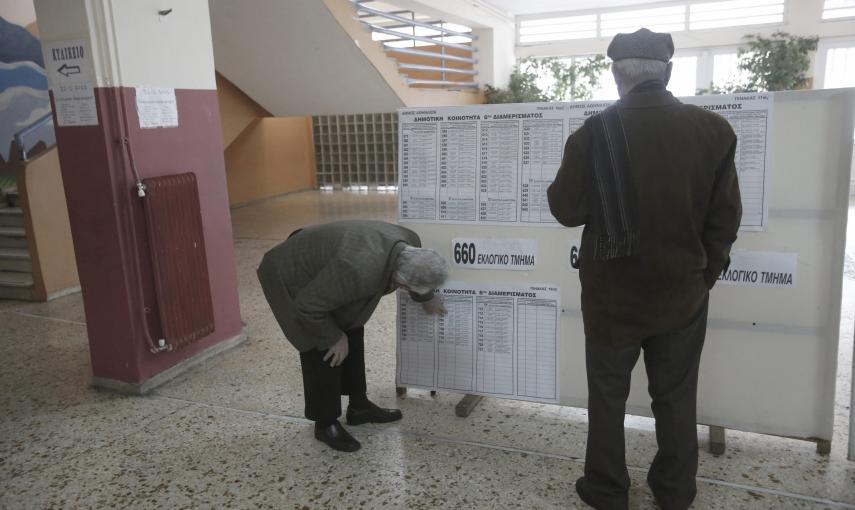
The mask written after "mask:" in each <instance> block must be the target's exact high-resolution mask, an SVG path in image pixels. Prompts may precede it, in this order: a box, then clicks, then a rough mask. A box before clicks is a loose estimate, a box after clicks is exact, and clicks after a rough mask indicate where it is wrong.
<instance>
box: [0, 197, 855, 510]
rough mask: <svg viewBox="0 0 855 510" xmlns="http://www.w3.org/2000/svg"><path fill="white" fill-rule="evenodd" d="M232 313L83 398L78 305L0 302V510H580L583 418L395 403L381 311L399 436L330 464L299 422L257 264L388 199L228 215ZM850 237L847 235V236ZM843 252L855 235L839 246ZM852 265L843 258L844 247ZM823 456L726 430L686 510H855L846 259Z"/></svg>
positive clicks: (387, 210) (379, 364)
mask: <svg viewBox="0 0 855 510" xmlns="http://www.w3.org/2000/svg"><path fill="white" fill-rule="evenodd" d="M232 214H233V220H234V225H235V236H236V240H235V247H236V254H237V262H238V274H239V278H240V294H241V309H242V314H243V317H244V320H245V321H246V322H247V330H248V333H249V336H250V340H248V341H247V342H246V343H244V344H243V345H241V346H239V347H238V348H236V349H234V350H232V351H229V352H227V353H225V354H223V355H221V356H219V357H216V358H214V359H212V360H209V361H208V362H207V363H205V364H204V365H203V366H200V367H197V368H196V369H194V370H192V371H191V372H189V373H187V374H185V375H184V376H182V377H180V378H179V379H177V380H175V381H173V382H171V383H169V384H167V385H165V386H163V387H161V388H160V389H158V390H157V391H155V392H154V394H152V395H150V396H146V397H123V396H119V395H114V394H110V393H106V392H102V391H97V390H93V389H91V388H89V386H88V382H89V378H90V368H89V355H88V347H87V343H86V329H85V323H84V321H85V317H84V314H83V306H82V302H81V298H80V296H79V295H75V296H69V297H66V298H63V299H60V300H57V301H54V302H52V303H48V304H24V303H16V302H2V301H0V324H2V337H0V358H2V359H3V360H4V366H3V371H2V372H0V508H54V507H68V508H162V507H166V508H178V507H204V508H224V507H243V508H258V507H269V508H312V509H314V508H377V507H386V508H436V507H442V508H504V507H522V508H559V507H560V508H581V507H582V506H583V505H582V503H581V502H580V501H579V500H578V498H577V497H576V495H575V492H574V491H573V485H572V482H573V481H574V480H575V479H576V478H577V477H578V476H580V475H581V473H582V465H583V464H582V462H583V454H584V447H585V427H586V419H585V412H584V410H580V409H572V408H565V407H557V406H549V405H538V404H529V403H520V402H511V401H504V400H497V399H486V400H485V401H483V402H482V403H481V404H480V405H479V407H478V408H477V409H476V410H475V412H474V413H473V414H472V416H470V417H469V418H467V419H461V418H456V417H455V416H454V412H453V409H454V404H455V403H456V402H457V400H458V399H459V396H458V395H452V394H444V393H440V394H438V395H437V396H435V397H431V396H430V394H429V393H426V392H418V391H411V392H410V393H409V394H408V395H407V396H406V397H405V398H403V399H397V398H396V397H395V393H394V366H395V364H394V334H393V332H394V302H393V301H392V300H391V299H389V298H386V299H384V300H383V301H382V302H381V304H380V307H379V308H378V310H377V313H376V314H375V316H374V317H373V318H372V320H371V322H369V324H368V325H367V331H366V338H368V339H369V341H368V342H367V353H366V358H367V360H368V367H367V370H368V380H369V388H370V393H371V397H372V398H373V399H374V400H375V401H377V402H378V403H380V404H384V405H388V406H395V407H400V408H402V409H403V411H404V416H405V419H404V421H402V422H400V423H398V424H395V425H391V426H384V427H381V426H362V427H353V428H351V430H352V432H353V433H354V434H355V435H356V436H357V437H358V438H359V439H360V440H361V441H362V443H363V449H362V450H361V451H359V452H357V453H355V454H340V453H336V452H333V451H331V450H329V449H327V448H326V447H324V446H322V445H320V444H319V443H317V442H316V441H315V440H314V439H313V438H312V429H311V427H310V424H309V422H307V421H306V420H304V419H303V418H302V398H303V397H302V384H301V378H300V369H299V361H298V358H297V355H296V352H295V351H294V350H293V348H292V347H291V346H290V345H289V344H288V343H287V342H286V340H285V339H284V338H283V336H282V333H281V332H280V331H279V329H278V327H277V326H276V324H275V322H274V320H273V318H272V316H271V315H270V313H269V310H268V309H267V305H266V303H265V302H264V299H263V296H262V295H261V291H260V289H259V287H258V284H257V282H256V280H255V276H254V268H255V266H256V264H257V262H258V260H259V259H260V257H261V255H262V254H263V253H264V252H265V251H266V250H267V249H269V248H270V247H271V246H272V245H274V244H275V243H277V242H279V241H280V240H281V239H283V238H285V237H286V236H287V235H288V234H289V233H290V232H291V231H292V230H293V229H294V228H296V227H297V226H300V225H303V224H307V223H313V222H321V221H328V220H332V219H338V218H352V217H360V218H373V219H385V220H390V221H394V215H395V197H394V195H377V194H372V195H355V194H344V193H337V194H320V193H314V192H312V193H301V194H296V195H291V196H287V197H283V198H280V199H276V200H271V201H267V202H263V203H260V204H256V205H252V206H249V207H244V208H241V209H236V210H234V211H233V213H232ZM852 223H855V222H852V221H850V224H852ZM850 239H855V236H850ZM848 249H849V252H850V253H855V246H850V247H849V248H848ZM847 268H850V270H849V271H848V272H847V278H846V279H845V294H846V296H847V297H848V298H850V299H847V300H846V305H845V308H844V320H843V323H842V324H841V333H842V338H843V342H842V343H843V345H842V348H841V354H840V357H839V365H840V370H839V373H838V392H837V402H838V404H837V406H836V422H835V435H834V442H833V449H832V453H831V455H830V456H819V455H817V454H816V453H815V449H814V446H813V444H811V443H806V442H804V441H797V440H789V439H782V438H775V437H770V436H762V435H756V434H746V433H738V432H733V431H729V432H728V451H727V453H726V454H725V455H723V456H721V457H714V456H712V455H710V454H708V453H707V452H706V450H705V448H706V446H707V445H706V432H705V430H704V429H699V433H700V434H701V437H702V438H704V439H703V441H702V451H701V462H700V474H699V475H700V476H699V491H700V492H699V495H698V499H697V502H696V503H695V505H694V508H699V509H707V508H723V509H734V508H775V509H778V508H854V509H855V462H848V461H846V460H845V448H846V442H847V440H848V438H847V423H848V422H847V420H848V414H849V408H848V402H849V386H848V381H849V377H850V367H851V366H852V360H851V355H852V337H853V330H852V325H853V316H855V262H853V261H852V259H848V260H847ZM628 425H629V428H628V429H627V460H628V463H629V464H630V466H631V474H632V477H633V489H632V506H633V508H654V505H653V502H652V500H651V496H650V493H649V491H648V489H647V488H646V486H645V484H644V474H645V469H646V466H647V465H648V463H649V461H650V459H651V458H652V456H653V453H654V451H655V438H654V435H653V430H652V425H651V422H650V421H649V420H647V419H640V418H630V419H628Z"/></svg>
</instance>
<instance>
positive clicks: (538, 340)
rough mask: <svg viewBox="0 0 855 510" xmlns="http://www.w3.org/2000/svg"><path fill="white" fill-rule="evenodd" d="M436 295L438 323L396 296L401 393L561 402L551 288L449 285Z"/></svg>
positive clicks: (556, 292) (555, 310) (556, 295)
mask: <svg viewBox="0 0 855 510" xmlns="http://www.w3.org/2000/svg"><path fill="white" fill-rule="evenodd" d="M437 292H438V293H439V294H440V295H441V296H442V298H443V301H444V303H445V308H446V310H447V311H448V313H447V314H446V315H445V316H441V317H438V316H434V315H428V314H427V313H425V312H424V311H423V310H422V309H421V305H420V304H418V303H415V302H414V301H412V299H410V297H409V295H408V294H407V293H404V292H399V293H398V367H397V368H398V375H397V383H398V385H399V386H404V387H408V386H409V387H421V388H428V389H434V390H436V389H445V390H452V391H459V392H465V393H473V394H481V395H491V396H501V397H506V398H514V399H522V400H532V401H538V402H557V401H558V376H557V362H558V308H559V306H560V305H559V296H560V292H559V290H558V287H557V286H556V285H527V284H507V285H496V284H478V283H466V282H450V283H448V284H447V285H446V286H444V287H442V288H441V289H438V290H437Z"/></svg>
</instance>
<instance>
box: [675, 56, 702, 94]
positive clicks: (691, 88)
mask: <svg viewBox="0 0 855 510" xmlns="http://www.w3.org/2000/svg"><path fill="white" fill-rule="evenodd" d="M671 61H672V62H673V63H674V68H673V69H672V70H671V81H670V82H668V90H670V91H671V93H672V94H674V95H675V96H678V97H681V96H694V95H695V93H696V92H697V91H698V57H697V56H694V55H693V56H690V57H674V58H673V59H671Z"/></svg>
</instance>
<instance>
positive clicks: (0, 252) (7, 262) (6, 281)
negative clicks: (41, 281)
mask: <svg viewBox="0 0 855 510" xmlns="http://www.w3.org/2000/svg"><path fill="white" fill-rule="evenodd" d="M32 271H33V263H32V260H31V259H30V251H29V248H28V247H27V234H26V230H25V228H24V213H23V211H22V210H21V209H20V208H19V207H6V208H2V209H0V299H17V300H21V301H31V300H33V299H34V293H33V274H32Z"/></svg>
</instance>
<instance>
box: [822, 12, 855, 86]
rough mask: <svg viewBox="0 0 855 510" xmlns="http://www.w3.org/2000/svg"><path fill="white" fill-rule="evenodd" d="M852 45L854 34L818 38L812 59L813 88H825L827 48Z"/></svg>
mask: <svg viewBox="0 0 855 510" xmlns="http://www.w3.org/2000/svg"><path fill="white" fill-rule="evenodd" d="M841 19H842V18H841ZM846 19H849V18H846ZM834 21H837V20H834ZM853 47H855V36H851V35H847V36H841V37H825V38H822V39H820V40H819V44H818V45H817V47H816V60H815V61H814V72H813V88H814V89H824V88H825V71H826V68H827V67H828V50H832V49H836V48H853Z"/></svg>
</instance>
